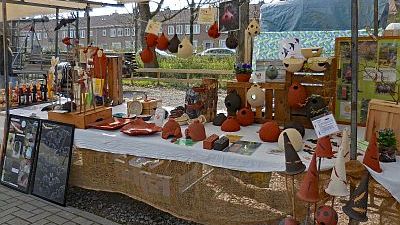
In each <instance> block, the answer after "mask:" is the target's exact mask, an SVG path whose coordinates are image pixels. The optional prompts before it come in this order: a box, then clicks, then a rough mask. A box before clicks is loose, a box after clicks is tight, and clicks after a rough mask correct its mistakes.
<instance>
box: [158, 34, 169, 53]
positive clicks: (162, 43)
mask: <svg viewBox="0 0 400 225" xmlns="http://www.w3.org/2000/svg"><path fill="white" fill-rule="evenodd" d="M168 43H169V41H168V38H167V37H166V36H165V34H164V33H162V34H161V35H160V36H159V37H158V41H157V49H159V50H161V51H165V50H167V49H168Z"/></svg>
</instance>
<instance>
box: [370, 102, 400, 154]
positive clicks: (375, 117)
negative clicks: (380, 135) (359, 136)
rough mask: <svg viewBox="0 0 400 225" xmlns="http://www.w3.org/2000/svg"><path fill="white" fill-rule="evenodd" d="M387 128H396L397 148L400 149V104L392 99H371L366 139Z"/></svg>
mask: <svg viewBox="0 0 400 225" xmlns="http://www.w3.org/2000/svg"><path fill="white" fill-rule="evenodd" d="M385 128H391V129H393V130H394V133H395V134H396V137H397V149H399V150H400V105H396V103H394V102H390V101H385V100H379V99H371V101H370V102H369V107H368V117H367V129H366V131H365V139H366V140H367V141H369V140H370V138H371V136H372V134H374V133H375V132H377V131H379V130H381V129H385Z"/></svg>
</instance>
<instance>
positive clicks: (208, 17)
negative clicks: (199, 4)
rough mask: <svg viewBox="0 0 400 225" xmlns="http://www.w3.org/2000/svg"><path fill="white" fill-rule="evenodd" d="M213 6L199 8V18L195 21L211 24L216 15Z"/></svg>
mask: <svg viewBox="0 0 400 225" xmlns="http://www.w3.org/2000/svg"><path fill="white" fill-rule="evenodd" d="M216 14H217V13H216V9H215V8H211V7H209V8H200V9H199V18H198V20H197V22H198V23H199V24H213V23H214V22H215V15H216Z"/></svg>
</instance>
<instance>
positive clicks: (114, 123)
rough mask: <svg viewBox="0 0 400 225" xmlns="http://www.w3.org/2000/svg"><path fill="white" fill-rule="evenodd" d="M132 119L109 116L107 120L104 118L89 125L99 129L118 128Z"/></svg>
mask: <svg viewBox="0 0 400 225" xmlns="http://www.w3.org/2000/svg"><path fill="white" fill-rule="evenodd" d="M132 121H133V120H131V119H122V118H115V117H112V118H109V119H106V120H102V121H99V122H95V123H91V124H89V125H88V126H89V127H90V128H94V129H99V130H118V129H120V128H122V127H123V126H125V125H127V124H128V123H130V122H132Z"/></svg>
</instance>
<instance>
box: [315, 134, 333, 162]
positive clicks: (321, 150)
mask: <svg viewBox="0 0 400 225" xmlns="http://www.w3.org/2000/svg"><path fill="white" fill-rule="evenodd" d="M315 154H316V155H317V157H318V158H332V157H333V152H332V144H331V138H330V137H329V136H325V137H322V138H319V139H318V142H317V147H316V149H315Z"/></svg>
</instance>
